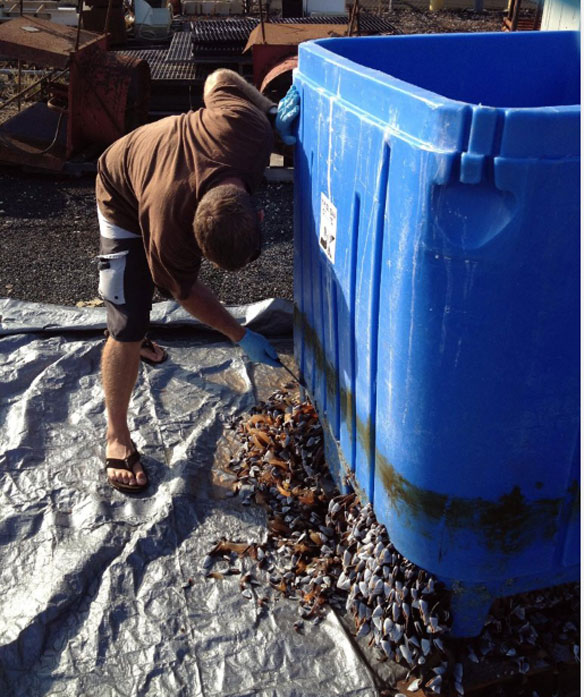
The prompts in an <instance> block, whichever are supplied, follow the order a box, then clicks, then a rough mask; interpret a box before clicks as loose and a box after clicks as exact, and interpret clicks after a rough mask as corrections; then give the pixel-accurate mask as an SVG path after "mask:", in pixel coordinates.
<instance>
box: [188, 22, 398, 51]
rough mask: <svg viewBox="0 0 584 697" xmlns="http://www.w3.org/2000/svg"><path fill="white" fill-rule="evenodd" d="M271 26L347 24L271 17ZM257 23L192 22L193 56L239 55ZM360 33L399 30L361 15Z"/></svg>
mask: <svg viewBox="0 0 584 697" xmlns="http://www.w3.org/2000/svg"><path fill="white" fill-rule="evenodd" d="M270 21H271V22H272V23H273V24H339V25H343V24H345V25H346V24H348V22H349V18H348V17H347V15H331V16H329V15H325V16H311V17H285V18H284V17H274V18H272V19H271V20H270ZM259 23H260V21H259V19H255V18H250V17H245V18H235V17H230V18H225V19H210V20H199V21H193V22H191V35H192V40H193V53H194V54H195V55H216V54H219V53H241V51H243V49H244V48H245V44H246V43H247V40H248V38H249V35H250V34H251V32H252V31H253V30H254V29H255V28H256V27H257V26H258V24H259ZM356 26H358V27H359V33H361V34H398V33H399V32H398V30H397V29H396V28H395V27H394V26H393V25H392V24H391V23H390V22H387V21H386V20H385V19H383V18H382V17H377V16H375V15H370V14H366V13H360V14H359V17H358V24H357V25H356Z"/></svg>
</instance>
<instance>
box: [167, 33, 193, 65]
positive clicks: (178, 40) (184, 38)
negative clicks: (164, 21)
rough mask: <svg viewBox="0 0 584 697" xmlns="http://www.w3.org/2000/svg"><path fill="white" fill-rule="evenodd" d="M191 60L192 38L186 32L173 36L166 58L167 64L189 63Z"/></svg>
mask: <svg viewBox="0 0 584 697" xmlns="http://www.w3.org/2000/svg"><path fill="white" fill-rule="evenodd" d="M192 60H193V37H192V36H191V34H190V33H188V32H184V31H181V32H177V33H176V34H174V35H173V37H172V41H171V42H170V46H169V48H168V53H167V56H166V62H167V63H191V62H192Z"/></svg>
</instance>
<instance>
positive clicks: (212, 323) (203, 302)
mask: <svg viewBox="0 0 584 697" xmlns="http://www.w3.org/2000/svg"><path fill="white" fill-rule="evenodd" d="M179 302H180V304H181V305H182V306H183V307H184V309H185V310H186V311H187V312H188V313H190V314H191V315H193V317H196V318H197V319H199V320H201V322H204V323H205V324H207V325H208V326H209V327H212V328H213V329H216V330H217V331H218V332H221V334H224V335H225V336H226V337H228V338H229V339H231V341H233V342H236V343H237V342H239V341H241V339H242V338H243V335H244V334H245V329H244V328H243V327H242V326H241V325H240V324H239V322H238V321H237V320H236V319H235V318H234V317H233V315H231V314H230V313H229V312H228V311H227V310H226V309H225V307H224V306H223V305H222V304H221V303H220V302H219V300H218V299H217V298H216V297H215V295H214V294H213V292H212V291H211V290H210V289H209V288H207V286H206V285H204V284H203V283H201V282H200V281H195V284H194V285H193V287H192V289H191V292H190V295H189V296H188V297H187V298H185V299H184V300H179Z"/></svg>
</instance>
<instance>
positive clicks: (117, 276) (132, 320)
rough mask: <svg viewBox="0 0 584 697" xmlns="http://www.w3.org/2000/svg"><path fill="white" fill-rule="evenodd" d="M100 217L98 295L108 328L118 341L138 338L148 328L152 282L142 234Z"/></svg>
mask: <svg viewBox="0 0 584 697" xmlns="http://www.w3.org/2000/svg"><path fill="white" fill-rule="evenodd" d="M97 217H98V219H99V232H100V238H99V239H100V246H99V262H98V268H99V297H100V298H102V299H103V301H104V304H105V307H106V310H107V328H108V330H109V332H110V334H111V335H112V336H113V338H114V339H116V340H117V341H141V340H142V339H143V338H144V336H145V334H146V331H147V329H148V324H149V321H150V310H151V309H152V296H153V295H154V282H153V280H152V276H151V274H150V269H149V268H148V263H147V262H146V254H145V252H144V244H143V242H142V237H141V236H140V235H136V234H134V233H133V232H129V231H128V230H124V229H123V228H121V227H118V226H117V225H114V224H113V223H110V222H109V221H107V220H106V219H105V218H104V217H103V215H102V214H101V212H100V210H99V209H98V211H97Z"/></svg>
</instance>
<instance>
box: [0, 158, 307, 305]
mask: <svg viewBox="0 0 584 697" xmlns="http://www.w3.org/2000/svg"><path fill="white" fill-rule="evenodd" d="M94 181H95V180H94V178H93V177H83V178H82V179H66V178H60V179H56V180H51V178H50V177H48V176H45V175H30V174H28V175H27V174H22V173H20V172H18V171H17V170H9V169H0V247H1V248H2V264H0V297H12V298H18V299H19V300H28V301H31V302H39V303H51V304H56V305H76V304H78V303H91V302H92V301H94V300H96V299H97V266H96V264H95V258H96V255H97V254H98V251H99V228H98V224H97V218H96V213H95V197H94ZM292 198H293V195H292V185H291V184H273V185H269V186H265V187H264V188H263V189H262V190H261V191H259V192H258V194H257V200H258V205H259V206H263V208H264V210H265V214H266V219H265V223H264V245H263V250H262V255H261V257H260V258H259V259H258V260H257V261H255V262H254V263H253V264H250V265H249V266H248V267H247V268H245V269H243V270H241V271H238V272H234V273H228V272H222V271H219V270H216V269H214V268H213V267H212V266H211V265H210V264H208V263H206V262H204V265H203V268H202V271H201V275H200V278H201V280H202V281H204V282H205V283H207V284H208V285H209V286H210V287H211V288H212V289H213V290H214V292H215V293H216V294H217V295H218V297H219V299H220V300H222V301H223V302H225V303H227V304H238V303H249V302H254V301H256V300H262V299H263V298H270V297H279V298H288V299H291V298H292V271H291V270H292Z"/></svg>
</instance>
